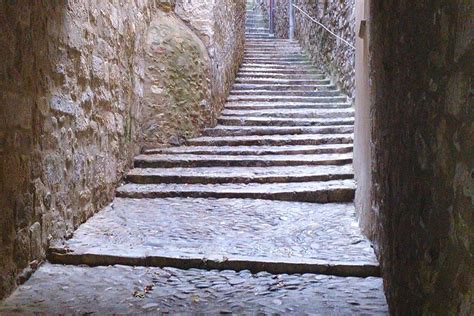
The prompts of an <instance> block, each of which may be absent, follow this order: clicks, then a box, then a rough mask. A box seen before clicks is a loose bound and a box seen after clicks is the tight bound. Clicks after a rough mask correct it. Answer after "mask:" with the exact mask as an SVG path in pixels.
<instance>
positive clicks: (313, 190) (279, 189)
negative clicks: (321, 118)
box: [116, 180, 355, 203]
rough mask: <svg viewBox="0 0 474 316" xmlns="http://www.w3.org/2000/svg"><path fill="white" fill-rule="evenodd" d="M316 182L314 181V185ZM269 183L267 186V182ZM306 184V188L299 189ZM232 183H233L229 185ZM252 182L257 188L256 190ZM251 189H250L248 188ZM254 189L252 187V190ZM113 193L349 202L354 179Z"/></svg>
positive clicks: (134, 187)
mask: <svg viewBox="0 0 474 316" xmlns="http://www.w3.org/2000/svg"><path fill="white" fill-rule="evenodd" d="M316 184H317V185H316ZM269 185H270V186H271V189H272V190H273V191H271V190H269V187H268V186H269ZM302 185H306V188H305V189H301V186H302ZM232 186H233V187H232ZM255 186H258V189H259V190H260V191H259V190H255ZM249 189H250V190H249ZM252 189H254V190H252ZM116 196H117V197H120V198H132V199H156V198H172V197H181V198H229V199H233V198H237V199H261V200H274V201H295V202H296V201H298V202H309V203H349V202H353V201H354V196H355V184H354V181H353V180H331V181H322V182H291V183H290V182H286V183H271V184H268V183H266V184H261V183H249V184H234V183H231V184H133V183H129V184H125V185H123V186H121V187H119V188H117V190H116Z"/></svg>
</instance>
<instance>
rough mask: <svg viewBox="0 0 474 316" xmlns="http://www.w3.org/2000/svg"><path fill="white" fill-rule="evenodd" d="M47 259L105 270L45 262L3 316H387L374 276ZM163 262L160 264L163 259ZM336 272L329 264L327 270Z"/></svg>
mask: <svg viewBox="0 0 474 316" xmlns="http://www.w3.org/2000/svg"><path fill="white" fill-rule="evenodd" d="M125 248H126V247H124V249H123V252H125ZM93 257H95V258H96V259H94V260H92V258H93ZM50 258H54V259H58V261H59V262H60V263H66V264H67V263H69V262H70V263H75V264H78V263H84V262H86V261H88V262H92V261H94V262H97V263H99V262H100V263H101V264H102V265H106V266H102V267H101V266H99V267H97V266H96V267H93V266H94V265H92V264H91V266H84V265H81V266H77V265H63V264H55V265H53V264H50V263H45V264H43V265H41V266H40V267H39V269H38V271H37V272H36V273H35V274H34V275H33V276H32V277H31V279H30V280H29V281H28V282H27V283H26V284H24V285H22V286H20V287H19V289H18V290H17V291H16V292H15V294H13V295H12V296H11V297H10V298H8V299H7V300H6V301H5V302H4V304H2V305H0V314H1V315H89V314H96V315H219V314H222V315H224V314H231V315H254V314H256V313H255V311H258V312H259V313H260V314H261V315H286V314H288V311H298V313H299V314H301V315H334V311H337V314H339V315H388V308H387V303H386V300H385V297H384V294H383V282H382V279H381V278H378V277H368V278H365V277H364V278H360V277H337V276H332V275H331V276H328V275H320V274H310V273H305V274H302V275H294V274H282V273H283V272H285V271H284V270H285V269H280V268H281V267H285V266H287V265H285V264H284V263H283V262H282V263H273V264H272V263H270V265H269V267H270V269H271V270H273V271H275V273H276V271H277V270H280V272H279V273H278V274H279V275H278V277H276V276H275V275H272V274H270V273H268V272H259V273H257V272H258V271H254V272H255V274H252V273H251V272H250V271H240V272H236V271H231V270H229V269H227V271H215V270H214V271H206V270H201V269H189V268H190V267H192V265H193V264H196V265H199V266H203V267H204V268H207V269H212V268H221V270H223V268H224V266H233V267H234V269H233V270H238V269H236V268H240V269H245V262H244V261H237V260H236V258H234V257H232V258H229V260H232V261H230V262H227V263H219V261H222V260H221V259H222V258H220V259H219V258H218V260H217V261H216V260H215V259H216V258H213V259H211V260H210V261H208V260H202V259H204V258H201V260H194V261H191V260H188V261H185V260H181V259H180V258H174V259H173V258H168V259H169V262H170V263H171V264H170V265H173V263H174V264H176V265H178V266H179V265H180V263H185V264H182V265H181V266H184V267H185V268H184V269H176V268H169V267H166V268H157V267H139V266H138V267H137V266H134V267H131V266H125V265H113V264H105V261H107V260H108V261H109V263H110V262H113V260H111V259H110V257H109V259H107V260H106V259H105V258H106V257H105V256H100V257H99V256H92V255H87V254H83V255H80V254H75V253H72V254H71V255H65V256H64V257H63V255H61V254H58V253H56V252H54V255H51V256H50ZM124 258H125V256H123V257H120V256H118V260H120V261H122V262H123V261H129V262H128V263H131V261H135V262H138V261H141V263H146V261H147V260H148V258H147V257H144V258H142V259H139V258H137V257H131V258H129V259H126V260H124ZM154 259H157V258H156V257H155V258H154ZM162 259H163V260H161V263H162V264H163V263H164V261H165V259H166V258H162ZM171 259H173V260H171ZM194 259H196V258H194ZM66 261H67V262H66ZM123 263H127V262H123ZM153 263H158V262H157V260H153ZM189 263H193V264H189ZM256 263H257V262H255V263H254V264H253V269H254V270H258V269H257V268H258V267H260V269H261V268H263V267H265V262H264V261H260V262H258V265H257V264H256ZM96 265H97V264H96ZM279 267H280V268H279ZM296 267H298V268H296ZM310 267H311V265H310V264H304V263H295V269H293V270H292V272H295V273H296V272H298V273H303V272H308V271H307V270H310V269H309V268H310ZM339 267H341V266H339ZM339 267H337V266H336V265H334V264H331V265H330V266H328V267H327V269H326V272H328V271H329V270H335V269H339ZM351 269H354V266H352V265H351ZM314 270H322V267H321V266H319V268H318V269H314ZM314 270H313V273H314ZM286 272H289V271H286ZM145 288H147V289H148V290H146V292H145ZM133 294H135V295H133ZM92 302H93V303H92Z"/></svg>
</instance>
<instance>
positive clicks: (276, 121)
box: [218, 116, 354, 126]
mask: <svg viewBox="0 0 474 316" xmlns="http://www.w3.org/2000/svg"><path fill="white" fill-rule="evenodd" d="M218 122H219V124H222V125H235V126H330V125H354V118H353V117H339V118H281V117H252V116H221V117H219V118H218Z"/></svg>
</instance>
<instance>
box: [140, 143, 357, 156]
mask: <svg viewBox="0 0 474 316" xmlns="http://www.w3.org/2000/svg"><path fill="white" fill-rule="evenodd" d="M352 150H353V146H352V144H340V145H337V144H336V145H302V146H180V147H168V148H147V149H144V150H143V153H142V154H145V155H153V154H169V155H176V154H190V155H227V156H230V155H238V156H247V155H248V156H260V155H262V156H263V155H305V154H337V153H339V154H345V153H350V152H352Z"/></svg>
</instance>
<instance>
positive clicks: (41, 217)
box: [0, 0, 155, 297]
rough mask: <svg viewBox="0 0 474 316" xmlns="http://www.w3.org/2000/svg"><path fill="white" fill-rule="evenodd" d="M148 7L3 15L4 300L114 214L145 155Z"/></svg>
mask: <svg viewBox="0 0 474 316" xmlns="http://www.w3.org/2000/svg"><path fill="white" fill-rule="evenodd" d="M153 9H155V7H154V5H153V4H152V3H151V2H150V3H148V2H147V1H144V2H140V4H138V5H137V4H135V2H126V4H124V3H122V1H118V0H117V1H97V2H92V3H90V2H83V1H69V2H67V3H66V2H62V1H46V2H39V1H34V2H31V1H26V0H25V1H16V2H11V1H4V2H2V4H1V6H0V25H1V28H2V33H1V34H0V43H1V47H2V50H1V59H2V68H0V91H2V93H1V95H0V98H1V100H0V106H1V110H0V122H1V123H0V136H1V137H0V138H1V142H0V155H1V157H0V164H1V169H0V170H1V174H0V180H1V192H2V196H1V198H0V209H1V216H0V220H1V223H0V227H2V229H1V231H2V238H1V240H0V242H1V245H0V249H1V251H2V253H1V255H0V297H1V296H3V295H4V294H5V293H7V292H8V291H9V290H10V289H11V288H12V287H13V286H14V284H15V281H16V276H17V272H18V271H20V270H22V269H24V268H27V267H28V264H29V263H30V262H33V261H34V260H40V259H42V258H43V257H44V249H46V246H47V244H48V242H49V241H50V240H51V239H56V238H63V237H65V236H68V235H70V234H71V233H72V232H73V230H74V228H75V227H77V226H78V225H79V224H80V223H81V222H83V221H84V220H85V219H86V218H88V217H90V216H91V215H92V214H93V213H94V212H95V211H97V210H98V209H99V208H100V207H102V206H103V205H104V204H106V203H107V202H108V201H109V200H110V198H111V197H112V196H113V192H114V188H115V185H116V184H117V182H118V181H119V179H120V178H121V174H122V172H123V170H124V168H125V167H126V166H127V163H128V161H129V158H130V157H131V156H132V155H133V154H134V153H136V152H137V145H136V144H137V143H136V142H135V140H136V136H137V133H136V123H137V119H138V113H137V109H138V106H139V102H140V101H139V99H140V97H141V91H142V81H143V73H144V63H143V56H142V54H141V53H140V49H139V47H140V46H143V41H144V38H143V36H141V34H144V31H145V28H146V26H147V21H148V20H149V18H150V16H151V10H153Z"/></svg>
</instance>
